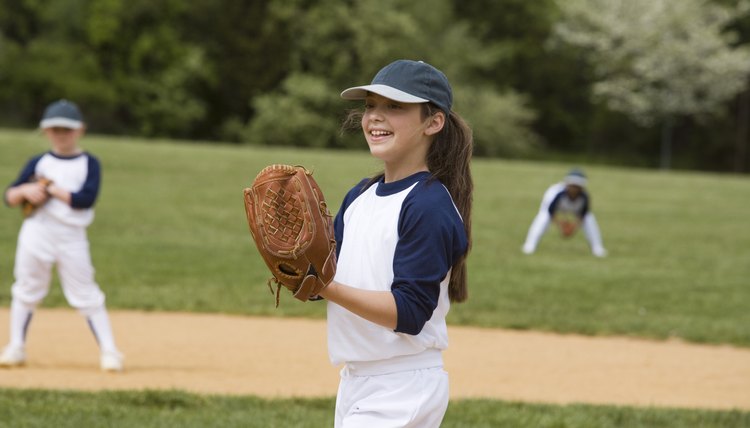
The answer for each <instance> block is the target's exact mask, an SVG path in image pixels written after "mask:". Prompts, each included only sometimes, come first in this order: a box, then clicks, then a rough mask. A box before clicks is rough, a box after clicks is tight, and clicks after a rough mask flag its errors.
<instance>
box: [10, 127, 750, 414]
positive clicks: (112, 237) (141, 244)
mask: <svg viewBox="0 0 750 428" xmlns="http://www.w3.org/2000/svg"><path fill="white" fill-rule="evenodd" d="M82 145H83V146H84V147H85V148H86V149H87V150H90V151H91V152H92V153H94V154H95V155H97V156H98V157H99V159H100V160H101V162H102V167H103V187H102V192H101V194H100V198H99V200H98V203H97V211H96V212H97V218H96V221H95V222H94V224H93V225H92V226H91V227H90V228H89V238H90V241H91V245H92V252H93V258H94V264H95V266H96V269H97V271H96V272H97V280H98V282H99V283H100V285H101V286H102V288H103V289H104V290H105V292H106V293H107V302H108V306H109V308H111V309H116V308H127V309H145V310H167V311H200V312H224V313H234V314H248V315H249V314H252V315H269V316H279V317H281V316H304V317H315V318H322V317H324V316H325V308H324V306H323V305H321V304H316V303H306V304H301V303H299V302H297V301H294V300H293V299H292V297H291V296H290V295H288V294H287V295H282V302H281V305H280V307H279V308H278V309H274V300H273V296H272V295H271V294H270V293H269V292H267V291H266V290H267V288H266V280H267V278H268V276H269V274H268V272H267V269H266V267H265V265H264V264H263V263H262V261H261V260H260V257H259V256H258V255H257V251H256V249H255V247H254V244H253V242H252V241H251V238H250V234H249V232H248V228H247V224H246V222H245V214H244V206H243V202H242V189H243V188H244V187H246V186H248V185H249V184H250V183H251V182H252V179H253V178H254V177H255V174H256V173H257V172H258V171H259V170H260V169H262V168H263V167H264V166H266V165H268V164H271V163H291V164H303V165H305V166H307V167H308V168H311V169H313V170H315V171H316V172H315V177H316V179H317V180H318V182H319V183H320V185H321V187H322V188H323V190H324V191H325V194H326V198H327V200H328V202H329V205H330V206H331V207H332V208H333V210H334V211H335V210H336V209H338V206H339V203H340V201H341V199H342V197H343V195H344V194H345V192H346V191H347V190H348V189H349V188H350V187H351V186H352V185H353V184H355V183H356V182H357V181H358V180H359V179H360V178H362V177H364V176H368V175H371V174H372V173H374V172H377V171H378V169H379V165H378V163H377V162H375V161H374V160H373V159H372V158H371V157H370V156H369V154H367V153H366V152H334V151H312V150H299V149H269V148H258V147H239V146H228V145H214V144H198V143H190V144H188V143H179V142H170V141H154V140H138V139H127V138H111V137H101V136H88V137H86V138H85V139H84V141H83V143H82ZM47 147H48V146H47V144H46V142H45V141H44V139H43V138H42V136H41V135H39V134H38V133H36V132H34V131H11V130H5V131H0V159H2V162H0V183H5V184H3V187H4V186H7V184H9V183H10V182H11V181H12V180H13V179H14V178H15V177H16V175H17V174H18V172H19V171H20V169H21V167H22V165H23V164H24V162H25V161H26V160H27V159H28V158H29V157H30V156H31V155H33V154H36V153H39V152H41V151H44V150H46V149H47ZM571 166H573V165H567V164H561V163H539V162H522V161H504V160H484V159H477V160H475V162H474V164H473V172H474V181H475V194H474V201H475V202H474V215H473V230H474V246H473V250H472V253H471V255H470V258H469V286H470V298H469V301H468V302H466V303H464V304H461V305H454V306H453V308H451V312H450V314H449V316H448V322H449V323H451V324H454V325H455V324H461V325H474V326H485V327H504V328H514V329H529V330H545V331H553V332H565V333H568V332H570V333H582V334H589V335H627V336H634V337H648V338H656V339H665V338H681V339H684V340H688V341H694V342H705V343H717V344H719V343H721V344H731V345H735V346H742V347H747V346H750V311H748V309H747V308H748V305H749V304H750V287H748V278H750V227H748V226H747V218H748V214H750V179H749V178H748V177H743V176H732V175H718V174H705V173H688V172H659V171H651V170H639V169H624V168H615V167H602V166H587V165H578V166H583V167H584V168H585V169H586V171H587V173H588V175H589V181H590V191H591V195H592V206H593V209H594V212H595V213H596V216H597V219H598V221H599V224H600V227H601V229H602V234H603V237H604V244H605V246H606V247H607V249H608V250H609V253H610V255H609V257H608V258H606V259H597V258H594V257H593V256H591V255H590V253H589V251H588V248H587V245H586V243H585V240H584V238H583V236H582V235H578V236H575V237H574V238H573V239H572V240H567V241H564V240H562V239H561V238H560V237H559V236H557V235H556V234H555V233H548V234H547V235H546V236H545V238H544V239H543V240H542V242H541V244H540V247H539V250H538V252H537V253H536V254H534V255H533V256H525V255H523V254H522V253H521V251H520V247H521V244H522V242H523V239H524V237H525V234H526V230H527V228H528V226H529V224H530V222H531V220H532V218H533V216H534V215H535V213H536V211H537V209H538V206H539V202H540V198H541V195H542V193H543V192H544V190H545V189H546V187H547V186H548V185H549V184H551V183H553V182H555V181H557V180H559V179H560V178H561V177H562V176H563V175H564V174H565V172H566V171H567V170H568V169H569V168H570V167H571ZM0 222H2V224H3V225H4V226H3V227H2V228H0V305H4V306H7V305H8V304H9V302H10V284H11V283H12V280H13V278H12V265H13V254H14V250H15V240H16V236H17V233H18V228H19V226H20V224H21V216H20V213H19V211H18V210H16V209H8V208H6V209H2V210H0ZM2 284H4V285H2ZM66 305H67V303H66V302H65V300H64V298H63V297H62V293H61V292H60V290H59V287H58V286H56V285H55V286H53V289H52V291H51V293H50V295H49V296H48V298H47V300H45V306H66ZM0 328H2V327H1V326H0ZM45 394H48V395H45ZM40 395H41V396H44V397H45V400H50V401H52V402H55V401H59V402H60V403H61V404H60V405H62V406H72V407H73V408H76V406H77V405H76V404H74V403H72V402H74V401H77V400H72V399H71V398H69V397H70V396H69V394H65V393H40ZM154 395H159V394H155V393H154ZM126 397H127V395H126ZM164 397H165V398H164V400H166V401H169V400H170V399H171V398H170V397H171V396H170V395H169V394H166V395H165V396H164ZM178 397H183V398H184V399H185V400H188V401H190V400H198V401H200V400H202V399H201V398H195V397H192V396H182V395H179V394H178ZM3 399H5V400H10V402H11V404H12V407H15V406H19V405H21V403H23V402H25V401H24V400H25V398H18V396H17V395H14V394H11V393H9V392H8V391H0V400H3ZM121 399H122V396H119V395H117V394H114V395H102V396H98V397H97V398H91V399H90V400H101V401H102V402H110V401H111V402H112V404H111V405H112V406H115V407H116V408H118V407H117V404H116V403H118V402H119V400H121ZM87 400H89V399H87ZM129 400H131V401H132V400H137V399H136V398H130V399H129ZM206 400H209V399H206ZM216 400H217V401H212V402H213V403H219V404H216V405H217V406H219V407H221V406H229V407H230V408H231V407H232V406H239V405H238V404H236V402H234V401H232V400H227V401H226V402H224V401H222V399H216ZM126 401H127V400H126ZM259 403H261V402H259ZM290 403H291V404H290ZM315 403H317V402H314V401H312V402H307V401H305V402H302V404H299V402H283V403H282V404H279V406H280V407H287V406H289V407H290V408H296V406H298V405H299V406H301V408H303V409H308V410H301V411H302V412H303V414H308V413H309V416H310V417H311V418H314V416H312V415H313V413H314V411H313V410H309V409H310V408H314V407H315V406H316V404H315ZM258 405H260V404H258ZM243 406H244V404H243ZM452 406H453V404H452ZM464 406H465V410H461V418H464V419H467V420H471V415H472V414H473V412H475V411H477V410H476V409H477V408H480V409H496V415H497V418H498V420H501V419H502V418H504V417H506V416H507V417H516V416H509V415H510V414H516V413H517V414H518V416H517V417H518V418H519V419H516V420H517V421H523V420H530V421H532V422H531V424H530V425H533V426H556V427H557V426H560V427H564V426H675V425H670V424H669V422H670V421H671V420H672V419H673V418H674V417H676V416H674V414H673V413H675V412H676V413H675V414H679V415H684V416H683V417H685V418H686V419H685V421H691V420H694V419H693V418H696V417H697V418H702V419H699V420H701V421H703V423H701V424H699V425H695V426H732V425H731V423H728V424H725V423H720V422H717V423H716V424H712V423H711V422H708V421H709V420H712V418H714V416H695V415H694V414H693V413H690V412H677V411H675V412H671V413H670V411H664V412H666V413H661V411H652V410H648V409H646V410H642V412H643V413H641V410H637V411H636V410H627V411H626V410H619V409H614V410H613V409H600V408H596V407H560V408H557V407H544V408H539V409H537V408H535V407H533V406H524V405H512V404H507V403H499V402H490V403H484V402H468V403H461V404H459V405H457V408H461V409H464ZM4 407H5V406H0V412H2V411H3V410H2V409H3V408H4ZM105 407H107V406H105ZM164 407H165V408H167V409H168V408H169V405H168V404H165V406H164ZM269 407H273V406H269ZM325 407H326V409H328V408H329V407H330V406H329V403H325ZM125 408H127V406H125ZM452 408H453V407H452ZM160 409H161V408H160ZM540 409H542V410H540ZM543 409H546V410H543ZM162 410H163V409H162ZM155 412H157V413H158V410H155ZM178 413H179V412H178ZM187 413H189V412H186V414H187ZM537 413H542V414H546V413H549V414H550V415H551V416H550V419H545V420H537V419H533V418H535V417H539V416H540V415H537ZM112 414H117V412H116V411H115V410H113V411H112ZM454 414H455V413H454V411H453V410H449V414H448V416H447V417H450V418H454ZM493 414H494V413H493ZM661 415H664V416H661ZM711 415H712V414H711ZM723 415H724V416H720V417H718V418H719V419H717V420H722V419H721V418H724V417H726V418H732V417H734V418H738V419H734V420H736V421H738V422H740V423H741V422H742V421H744V423H745V424H747V415H746V414H742V415H741V416H736V414H735V416H731V415H732V414H731V413H723ZM0 416H2V413H0ZM329 416H330V415H329V414H328V412H323V415H322V416H320V417H321V418H323V419H319V421H325V420H326V419H325V418H327V417H329ZM579 416H580V417H581V418H584V419H592V420H601V423H593V422H592V424H589V425H585V424H579V423H577V422H575V421H576V417H579ZM165 417H166V418H167V419H164V420H163V423H162V424H158V426H172V425H174V426H178V425H179V426H190V424H188V423H184V424H183V423H182V422H184V421H182V422H174V423H173V422H171V420H170V419H168V418H169V417H170V416H165ZM144 418H145V417H144ZM268 418H269V419H268V421H269V422H268V424H266V425H258V426H281V425H274V422H273V418H274V416H269V417H268ZM529 418H532V419H529ZM622 418H625V419H622ZM628 418H631V419H628ZM303 419H305V418H304V417H303ZM3 420H6V419H4V418H1V417H0V426H3V425H2V423H3V422H2V421H3ZM199 420H200V418H198V419H196V422H194V423H195V424H196V425H194V426H200V423H199V422H197V421H199ZM452 420H453V422H451V424H450V425H448V420H446V426H483V425H481V424H469V425H460V424H459V422H458V419H452ZM476 420H479V419H476ZM616 420H631V422H632V423H627V424H624V425H621V424H619V423H618V422H616ZM730 420H731V419H730ZM175 421H177V419H175ZM660 421H661V422H660ZM140 422H141V423H137V424H135V425H133V426H136V425H137V426H150V425H148V423H145V422H143V421H140ZM321 423H324V422H321ZM30 424H32V423H31V422H30ZM227 424H228V425H231V424H232V423H231V421H228V422H227ZM686 424H687V425H683V424H678V425H679V426H688V425H691V424H692V423H689V422H686ZM228 425H226V426H228ZM509 425H511V426H512V425H514V423H513V422H510V423H509ZM516 425H517V426H530V425H529V424H525V423H524V424H516ZM151 426H157V425H151ZM300 426H302V425H300ZM311 426H313V425H311ZM318 426H319V425H318ZM487 426H489V425H487ZM734 426H739V425H734ZM745 426H746V425H745Z"/></svg>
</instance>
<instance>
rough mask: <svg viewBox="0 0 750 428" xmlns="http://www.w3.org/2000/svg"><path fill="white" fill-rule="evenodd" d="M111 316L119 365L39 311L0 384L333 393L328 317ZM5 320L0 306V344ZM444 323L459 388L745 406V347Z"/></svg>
mask: <svg viewBox="0 0 750 428" xmlns="http://www.w3.org/2000/svg"><path fill="white" fill-rule="evenodd" d="M111 318H112V324H113V328H114V331H115V335H116V338H117V342H118V345H119V347H120V348H121V349H122V351H123V352H124V353H125V354H126V356H127V359H126V370H125V372H123V373H119V374H108V373H102V372H100V371H99V370H98V348H97V346H96V343H95V341H94V339H93V336H92V335H91V333H90V331H89V330H88V327H87V325H86V323H85V322H84V320H83V318H82V317H81V316H80V315H78V313H77V312H75V311H73V310H72V309H42V310H39V311H38V312H37V313H36V314H35V316H34V321H33V323H32V325H31V330H30V334H29V343H28V348H27V352H28V355H29V359H28V364H27V365H26V367H24V368H20V369H5V370H0V387H13V388H46V389H60V388H64V389H79V390H94V391H95V390H102V389H136V390H139V389H172V388H173V389H180V390H186V391H191V392H199V393H212V394H214V393H216V394H247V395H260V396H269V397H278V396H298V397H309V396H333V395H335V393H336V388H337V385H338V370H339V369H338V368H336V367H332V366H331V365H330V364H329V362H328V356H327V352H326V329H325V322H324V321H314V320H306V319H278V318H275V319H269V318H257V317H241V316H226V315H197V314H186V313H154V312H137V311H113V312H111ZM7 325H8V311H7V309H5V310H0V344H4V343H6V342H7V339H8V336H7V334H8V333H7V330H8V329H7ZM449 333H450V339H451V346H450V348H449V349H448V350H447V351H446V352H445V365H446V370H447V371H448V372H449V373H450V376H451V395H452V396H453V397H455V398H469V397H489V398H497V399H503V400H520V401H529V402H547V403H559V404H565V403H595V404H622V405H637V406H669V407H695V408H713V409H732V408H737V409H744V410H750V349H740V348H733V347H728V346H718V347H715V346H701V345H691V344H685V343H681V342H675V341H669V342H653V341H644V340H633V339H625V338H589V337H583V336H575V335H554V334H546V333H536V332H518V331H508V330H491V329H477V328H466V327H455V326H452V327H450V328H449ZM0 346H2V345H0Z"/></svg>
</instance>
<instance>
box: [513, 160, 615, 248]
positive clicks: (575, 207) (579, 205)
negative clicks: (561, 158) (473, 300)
mask: <svg viewBox="0 0 750 428" xmlns="http://www.w3.org/2000/svg"><path fill="white" fill-rule="evenodd" d="M586 184H587V180H586V174H584V173H583V171H581V170H579V169H573V170H571V171H570V172H569V173H568V175H566V176H565V178H564V179H563V181H562V182H560V183H555V184H553V185H552V186H550V187H549V188H548V189H547V190H546V191H545V192H544V196H543V197H542V203H541V205H540V207H539V212H538V213H537V215H536V217H534V221H533V222H532V223H531V227H529V232H528V233H527V235H526V242H524V244H523V247H522V251H523V252H524V253H525V254H533V253H534V251H536V247H537V245H538V244H539V241H540V240H541V239H542V236H543V235H544V233H545V232H546V231H547V228H548V227H549V225H550V223H552V222H557V223H561V222H565V221H571V220H567V219H572V221H573V222H574V224H575V227H577V226H578V225H580V226H581V229H583V234H584V235H585V236H586V240H587V241H588V243H589V246H590V247H591V252H592V253H593V254H594V255H595V256H596V257H606V255H607V250H606V249H604V244H603V243H602V235H601V233H600V232H599V224H598V223H597V222H596V217H594V213H593V212H591V207H590V204H589V201H590V198H589V194H588V192H587V191H586Z"/></svg>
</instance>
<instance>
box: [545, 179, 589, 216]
mask: <svg viewBox="0 0 750 428" xmlns="http://www.w3.org/2000/svg"><path fill="white" fill-rule="evenodd" d="M548 192H550V193H551V194H552V198H551V201H550V203H549V207H548V208H547V210H548V211H549V215H550V217H555V216H556V215H558V214H563V215H574V216H576V217H578V218H579V219H582V218H583V217H584V216H585V215H586V214H587V213H588V212H589V195H588V193H586V191H585V190H583V189H581V192H580V193H579V194H578V195H577V196H576V198H575V199H571V198H570V196H568V193H567V192H565V184H564V183H558V184H555V185H553V186H552V187H550V189H549V190H548Z"/></svg>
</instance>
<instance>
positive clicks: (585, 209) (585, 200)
mask: <svg viewBox="0 0 750 428" xmlns="http://www.w3.org/2000/svg"><path fill="white" fill-rule="evenodd" d="M581 197H582V198H583V208H582V209H581V218H583V217H585V216H586V214H588V212H589V201H590V199H589V194H588V193H586V192H582V193H581Z"/></svg>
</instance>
